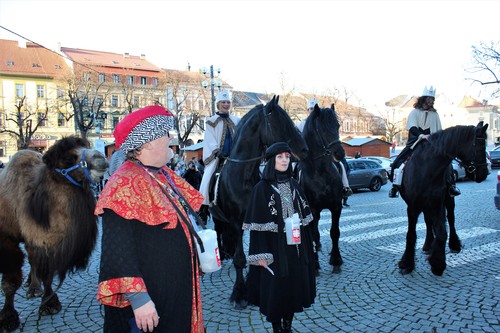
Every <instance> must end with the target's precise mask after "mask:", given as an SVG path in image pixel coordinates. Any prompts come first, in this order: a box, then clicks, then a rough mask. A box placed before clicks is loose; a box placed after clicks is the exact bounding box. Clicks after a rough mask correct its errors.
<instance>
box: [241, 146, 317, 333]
mask: <svg viewBox="0 0 500 333" xmlns="http://www.w3.org/2000/svg"><path fill="white" fill-rule="evenodd" d="M290 155H291V149H290V147H289V146H288V144H286V143H285V142H277V143H275V144H273V145H271V146H270V147H269V148H268V149H267V150H266V156H265V157H266V160H267V164H266V166H265V168H264V171H263V175H262V180H260V182H259V183H257V185H255V187H254V188H253V191H252V195H251V200H250V202H249V205H248V209H247V213H246V216H245V219H244V222H243V229H244V230H249V231H250V243H249V250H248V263H249V264H250V269H249V273H248V278H247V285H248V297H249V302H250V304H254V305H257V306H259V309H260V312H261V313H262V314H263V315H265V316H266V320H267V321H269V322H271V323H272V327H273V332H275V333H276V332H291V329H292V321H293V317H294V314H295V313H297V312H302V311H303V309H304V308H308V307H310V306H311V305H312V304H313V303H314V299H315V297H316V275H315V261H314V250H313V241H312V232H311V228H310V225H309V223H310V222H311V221H312V219H313V218H312V215H311V211H310V209H309V205H308V203H307V200H306V197H305V195H304V192H303V190H302V188H301V187H300V185H299V183H298V182H297V181H296V180H295V179H294V178H292V166H291V163H290ZM294 223H296V224H295V228H294V229H295V230H294V232H293V233H292V234H288V235H287V232H286V231H287V229H289V230H288V231H290V228H288V227H287V226H289V225H290V224H292V225H293V224H294ZM285 225H287V226H285ZM298 230H300V234H297V231H298ZM297 241H299V242H300V244H297ZM288 244H291V245H288Z"/></svg>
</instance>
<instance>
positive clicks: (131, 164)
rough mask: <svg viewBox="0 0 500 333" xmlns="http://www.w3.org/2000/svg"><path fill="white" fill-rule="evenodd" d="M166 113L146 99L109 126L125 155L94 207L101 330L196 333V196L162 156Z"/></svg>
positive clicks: (169, 121)
mask: <svg viewBox="0 0 500 333" xmlns="http://www.w3.org/2000/svg"><path fill="white" fill-rule="evenodd" d="M173 123H174V121H173V116H172V114H171V113H170V112H169V111H168V110H166V109H164V108H163V107H161V106H147V107H145V108H143V109H140V110H137V111H134V112H133V113H131V114H129V115H127V116H126V117H125V118H124V119H123V120H122V121H120V122H119V123H118V125H117V126H116V128H115V130H114V133H113V134H114V137H115V144H116V147H117V148H118V149H120V150H121V151H122V152H123V153H124V154H126V161H125V162H124V163H123V164H122V165H121V166H120V167H119V168H118V170H117V171H116V172H115V173H114V174H113V175H112V176H111V177H110V178H109V180H108V182H107V183H106V185H105V186H104V189H103V191H102V193H101V196H100V197H99V200H98V202H97V206H96V209H95V214H96V215H99V216H101V217H102V242H101V244H102V248H101V262H100V272H99V283H98V290H97V300H98V301H99V302H100V303H102V304H103V305H104V330H103V331H104V332H117V333H122V332H137V331H144V332H153V330H154V331H155V332H172V333H202V332H204V331H205V329H204V326H203V315H202V303H201V290H200V280H199V277H200V270H199V260H198V256H197V250H196V242H198V243H200V239H199V237H198V235H197V233H196V231H194V229H193V226H192V224H191V221H190V220H189V217H188V215H187V213H186V208H188V207H187V205H190V206H191V207H192V208H193V209H195V210H196V209H198V208H199V207H200V206H201V203H202V202H203V197H202V195H201V194H200V193H199V192H198V191H196V190H195V189H194V188H193V187H192V186H191V185H189V184H188V183H187V182H186V181H185V180H184V179H182V178H181V177H179V176H177V174H175V172H173V171H172V170H171V169H170V168H168V167H167V166H166V163H167V162H168V161H169V160H170V159H171V158H172V155H173V152H172V149H170V148H169V143H170V141H171V140H172V136H171V135H169V130H170V129H171V128H172V127H173Z"/></svg>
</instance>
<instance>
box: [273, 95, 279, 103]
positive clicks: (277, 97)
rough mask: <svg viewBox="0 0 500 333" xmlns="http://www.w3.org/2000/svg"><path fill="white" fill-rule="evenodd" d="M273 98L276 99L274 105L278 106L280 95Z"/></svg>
mask: <svg viewBox="0 0 500 333" xmlns="http://www.w3.org/2000/svg"><path fill="white" fill-rule="evenodd" d="M274 97H276V101H275V102H276V105H278V104H279V102H280V95H274Z"/></svg>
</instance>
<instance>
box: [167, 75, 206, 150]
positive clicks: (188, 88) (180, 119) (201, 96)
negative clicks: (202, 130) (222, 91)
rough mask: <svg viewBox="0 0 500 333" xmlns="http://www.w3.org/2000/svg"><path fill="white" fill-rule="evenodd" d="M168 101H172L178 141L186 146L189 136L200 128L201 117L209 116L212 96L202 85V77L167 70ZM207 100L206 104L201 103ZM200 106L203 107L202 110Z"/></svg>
mask: <svg viewBox="0 0 500 333" xmlns="http://www.w3.org/2000/svg"><path fill="white" fill-rule="evenodd" d="M165 73H166V86H167V94H168V100H170V101H172V105H170V106H169V110H170V112H172V115H173V116H174V123H175V128H176V129H177V139H178V140H179V146H180V147H181V148H182V147H184V146H185V144H186V142H187V140H188V138H189V135H190V134H191V132H192V131H193V129H194V128H195V127H196V126H198V122H199V120H200V117H201V116H202V115H203V114H207V112H208V110H206V109H205V106H207V105H211V104H210V103H207V97H208V99H210V98H211V96H207V95H206V94H205V93H204V91H203V89H202V85H201V77H200V78H195V76H196V75H195V74H194V73H193V77H191V76H190V74H188V73H184V72H182V71H175V70H165ZM202 100H205V103H199V101H202ZM200 104H201V105H203V107H202V108H200Z"/></svg>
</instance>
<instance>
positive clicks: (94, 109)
mask: <svg viewBox="0 0 500 333" xmlns="http://www.w3.org/2000/svg"><path fill="white" fill-rule="evenodd" d="M98 74H99V73H98V71H96V70H93V69H89V68H87V67H82V66H80V65H77V64H75V69H74V72H73V73H72V74H70V75H69V76H68V77H67V78H66V85H67V91H68V97H69V101H70V102H71V105H72V106H73V111H74V117H75V127H76V128H75V130H78V131H79V132H80V136H81V137H82V138H87V132H88V131H90V130H91V129H92V128H93V127H94V126H95V125H96V123H97V121H98V120H99V119H104V117H105V113H104V111H103V110H102V108H103V105H104V102H105V100H106V99H107V97H108V95H109V94H110V91H111V86H110V85H109V84H105V82H104V80H103V81H102V82H99V78H98Z"/></svg>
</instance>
